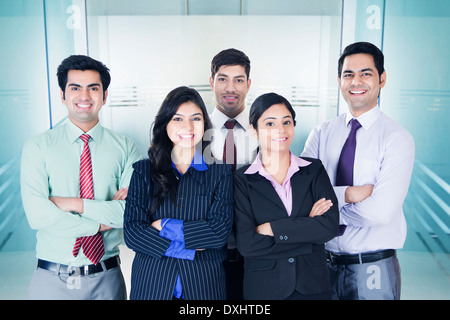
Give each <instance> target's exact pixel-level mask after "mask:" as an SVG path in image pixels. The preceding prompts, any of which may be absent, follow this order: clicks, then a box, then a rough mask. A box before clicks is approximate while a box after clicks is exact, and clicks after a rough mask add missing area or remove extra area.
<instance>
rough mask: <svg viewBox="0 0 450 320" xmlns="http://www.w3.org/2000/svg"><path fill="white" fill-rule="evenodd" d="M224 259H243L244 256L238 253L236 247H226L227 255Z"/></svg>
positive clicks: (234, 260) (229, 260)
mask: <svg viewBox="0 0 450 320" xmlns="http://www.w3.org/2000/svg"><path fill="white" fill-rule="evenodd" d="M225 261H228V262H239V261H244V257H243V256H242V255H241V254H240V253H239V251H238V249H237V248H234V249H228V250H227V257H226V258H225Z"/></svg>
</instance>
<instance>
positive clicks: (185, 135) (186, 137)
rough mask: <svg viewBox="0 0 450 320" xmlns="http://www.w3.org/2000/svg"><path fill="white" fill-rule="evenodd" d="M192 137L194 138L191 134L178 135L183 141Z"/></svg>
mask: <svg viewBox="0 0 450 320" xmlns="http://www.w3.org/2000/svg"><path fill="white" fill-rule="evenodd" d="M193 136H194V135H193V134H180V137H181V138H183V139H190V138H192V137H193Z"/></svg>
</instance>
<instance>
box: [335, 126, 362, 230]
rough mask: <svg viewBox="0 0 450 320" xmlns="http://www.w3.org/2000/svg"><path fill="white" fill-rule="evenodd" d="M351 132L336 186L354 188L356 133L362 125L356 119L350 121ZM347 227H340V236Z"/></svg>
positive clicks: (342, 156)
mask: <svg viewBox="0 0 450 320" xmlns="http://www.w3.org/2000/svg"><path fill="white" fill-rule="evenodd" d="M350 125H351V131H350V134H349V135H348V137H347V140H346V141H345V143H344V146H343V147H342V151H341V156H340V157H339V162H338V166H337V169H336V186H353V166H354V163H355V149H356V131H358V129H359V128H361V124H360V123H359V122H358V120H356V119H352V120H350ZM345 228H346V226H345V225H340V226H339V232H338V236H341V235H343V234H344V231H345Z"/></svg>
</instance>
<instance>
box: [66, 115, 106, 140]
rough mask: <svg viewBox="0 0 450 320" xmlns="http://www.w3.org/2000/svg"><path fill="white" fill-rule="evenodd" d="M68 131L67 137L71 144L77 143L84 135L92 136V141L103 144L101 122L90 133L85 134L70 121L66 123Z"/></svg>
mask: <svg viewBox="0 0 450 320" xmlns="http://www.w3.org/2000/svg"><path fill="white" fill-rule="evenodd" d="M66 130H67V137H68V138H69V141H70V142H71V143H73V142H75V141H76V140H77V139H78V138H79V137H80V136H81V135H82V134H83V133H86V134H88V135H90V136H91V139H92V140H94V141H96V142H97V143H100V142H101V139H102V136H103V127H102V126H101V125H100V122H98V123H97V124H96V125H95V126H94V127H93V128H92V129H91V130H89V131H88V132H84V131H83V130H81V129H80V128H78V127H77V126H76V125H74V124H73V123H72V121H70V120H68V121H67V122H66Z"/></svg>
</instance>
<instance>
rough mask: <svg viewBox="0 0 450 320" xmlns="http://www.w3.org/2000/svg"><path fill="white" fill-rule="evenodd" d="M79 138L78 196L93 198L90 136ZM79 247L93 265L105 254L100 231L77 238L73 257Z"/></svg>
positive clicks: (85, 135) (83, 135)
mask: <svg viewBox="0 0 450 320" xmlns="http://www.w3.org/2000/svg"><path fill="white" fill-rule="evenodd" d="M80 139H81V140H83V142H84V147H83V152H82V153H81V158H80V198H83V199H94V179H93V176H92V162H91V150H90V149H89V139H91V136H90V135H88V134H82V135H81V136H80ZM80 248H83V253H84V255H85V256H86V257H88V259H89V260H90V261H91V262H92V263H93V264H95V265H96V264H97V263H98V262H99V261H100V259H101V258H102V257H103V255H104V254H105V247H104V245H103V238H102V235H101V234H100V232H98V233H97V234H95V235H93V236H89V237H80V238H77V240H76V241H75V245H74V248H73V250H72V254H73V256H74V257H76V256H77V255H78V252H79V251H80Z"/></svg>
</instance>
